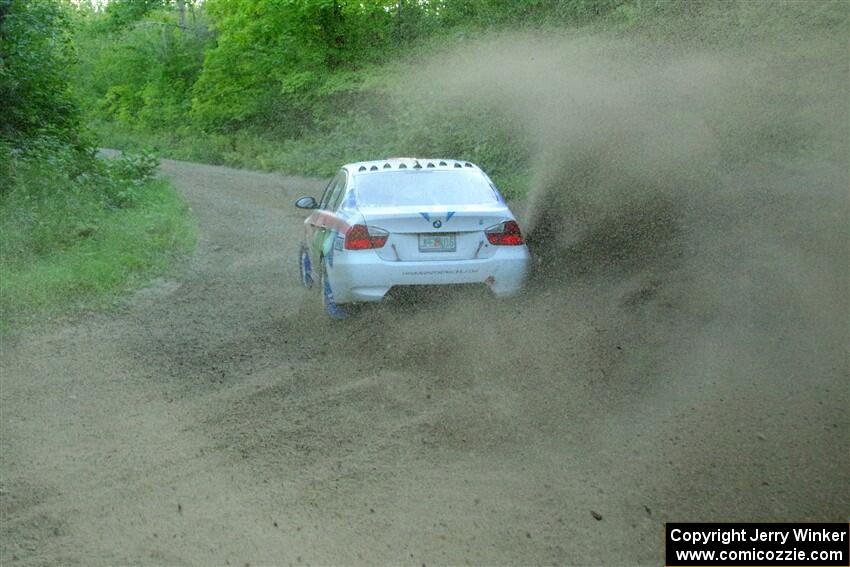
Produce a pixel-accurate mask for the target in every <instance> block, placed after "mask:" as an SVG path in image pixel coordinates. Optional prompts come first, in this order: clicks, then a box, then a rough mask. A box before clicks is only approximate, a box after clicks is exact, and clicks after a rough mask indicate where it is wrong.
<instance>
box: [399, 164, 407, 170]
mask: <svg viewBox="0 0 850 567" xmlns="http://www.w3.org/2000/svg"><path fill="white" fill-rule="evenodd" d="M398 168H399V169H407V164H404V163H400V164H399V165H398Z"/></svg>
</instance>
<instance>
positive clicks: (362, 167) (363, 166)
mask: <svg viewBox="0 0 850 567" xmlns="http://www.w3.org/2000/svg"><path fill="white" fill-rule="evenodd" d="M357 171H366V166H365V165H361V166H360V169H358V170H357Z"/></svg>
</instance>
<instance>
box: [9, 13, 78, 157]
mask: <svg viewBox="0 0 850 567" xmlns="http://www.w3.org/2000/svg"><path fill="white" fill-rule="evenodd" d="M72 61H73V48H72V46H71V36H70V33H69V18H68V14H67V12H66V9H65V8H64V5H63V4H61V3H59V2H53V1H46V0H40V1H35V2H32V1H26V0H0V101H2V105H3V110H2V113H0V140H4V141H6V142H8V143H10V144H23V143H26V141H27V140H28V139H29V138H33V137H36V136H45V135H50V136H53V137H56V138H59V139H61V140H64V141H65V142H66V143H70V144H73V145H80V143H81V142H80V140H79V112H78V111H77V107H76V104H75V103H74V100H73V98H72V97H71V95H70V91H69V87H68V80H69V76H70V71H71V63H72Z"/></svg>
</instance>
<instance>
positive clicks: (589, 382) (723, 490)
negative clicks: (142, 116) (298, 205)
mask: <svg viewBox="0 0 850 567" xmlns="http://www.w3.org/2000/svg"><path fill="white" fill-rule="evenodd" d="M163 171H164V173H165V174H166V175H168V176H169V177H171V178H172V179H173V180H174V182H175V183H176V185H177V187H178V188H179V189H180V190H181V191H182V192H183V194H184V195H185V197H186V198H187V199H188V201H189V202H190V204H191V206H192V208H193V210H194V212H195V214H196V215H197V216H198V218H199V222H200V227H201V240H200V244H199V247H198V249H197V251H196V253H195V254H194V255H193V256H192V257H191V258H190V259H188V260H186V261H185V262H183V264H182V265H181V266H178V267H177V268H175V269H174V270H172V271H171V272H170V273H169V275H168V276H167V277H166V278H163V279H161V280H158V281H157V282H155V283H154V285H152V286H150V287H149V288H146V289H143V290H141V291H139V292H137V293H136V294H134V295H133V296H132V297H131V298H129V299H128V300H127V301H126V303H125V304H123V305H122V306H121V307H120V308H118V309H117V310H115V311H112V312H108V313H89V314H83V315H78V316H74V317H73V318H71V319H67V320H63V321H60V322H50V323H46V324H45V325H43V326H42V327H40V328H38V329H32V330H29V331H25V332H23V333H21V334H20V335H17V336H15V337H13V338H7V339H4V344H3V352H2V363H0V371H1V372H2V375H1V376H0V404H1V405H0V409H2V438H0V512H2V526H0V564H2V565H73V564H85V565H100V564H150V565H166V564H167V565H173V564H206V565H213V564H215V565H224V564H228V565H247V564H251V565H256V564H276V565H287V564H345V565H349V564H404V565H408V564H409V565H423V564H424V565H431V564H467V563H471V564H519V563H522V564H553V563H555V564H607V565H611V564H647V565H659V564H661V562H662V541H663V538H662V533H663V531H662V530H663V522H665V521H700V520H704V521H724V520H725V521H734V520H753V521H758V520H771V521H785V520H788V521H790V520H802V521H814V520H820V521H826V520H832V521H846V520H847V518H848V511H850V494H848V492H849V489H850V463H848V451H847V449H848V444H847V442H848V431H850V420H848V413H850V410H848V407H850V406H849V405H848V366H847V364H848V359H847V349H848V342H847V324H848V323H847V317H846V315H847V282H846V275H847V272H846V264H847V256H846V254H847V249H846V225H844V227H843V229H841V230H843V233H841V234H842V236H840V237H839V238H838V240H836V241H834V242H833V241H831V240H830V241H828V242H826V243H824V242H819V243H816V244H817V246H815V245H812V246H810V247H808V248H806V247H798V248H794V247H793V246H790V245H789V246H785V245H782V242H784V241H783V240H782V239H779V240H777V241H776V243H775V246H776V248H775V249H774V248H764V247H762V248H760V251H759V253H758V254H755V253H753V255H752V256H747V259H746V261H745V262H744V261H736V260H735V259H736V258H738V256H736V254H739V255H740V254H742V253H745V252H742V251H741V250H742V247H741V242H742V241H741V240H738V239H737V238H736V233H735V231H734V230H727V228H728V227H729V226H733V227H734V226H737V225H736V223H735V220H736V219H735V218H733V217H727V218H726V221H725V222H727V224H726V225H723V226H716V227H714V228H712V227H710V226H709V224H710V223H709V221H708V220H707V218H706V216H704V215H703V216H698V215H695V216H693V217H692V218H691V217H689V218H687V219H684V220H683V219H681V218H676V219H674V220H670V218H669V215H668V216H666V217H665V216H664V215H661V217H659V218H656V219H653V220H652V221H651V222H650V224H649V225H648V226H650V229H648V230H651V231H652V232H651V236H652V237H653V238H654V239H655V240H653V239H649V240H648V241H650V242H652V243H653V246H652V252H651V256H652V261H647V262H641V263H640V265H633V266H628V265H625V266H624V265H619V266H618V267H616V269H613V268H612V269H603V268H600V267H599V266H597V265H596V264H595V263H594V262H595V260H594V259H598V258H599V248H598V247H596V248H594V247H593V243H594V242H598V241H599V238H598V237H599V235H598V234H597V235H596V236H595V237H594V236H593V235H591V237H588V238H590V240H588V241H587V242H585V243H584V244H583V245H582V246H574V247H573V248H571V250H572V251H573V254H574V256H573V257H574V258H575V259H576V262H577V265H578V266H579V267H580V268H581V269H580V270H579V269H577V270H576V273H575V274H573V275H569V274H567V277H550V278H542V279H541V281H539V282H538V283H536V284H535V285H534V286H532V288H531V289H530V290H529V292H528V294H527V295H526V296H525V297H522V298H519V299H518V300H516V301H512V302H498V303H497V302H492V301H487V300H482V299H481V298H478V297H450V298H444V299H435V300H431V301H426V302H424V303H422V304H418V305H390V306H386V307H384V308H379V309H369V310H367V311H365V312H364V313H362V314H361V315H360V317H358V318H357V319H354V320H349V321H344V322H341V323H332V322H329V321H326V320H324V319H323V318H322V317H321V316H320V315H319V312H318V307H317V303H318V299H317V298H316V297H312V296H311V295H310V294H309V293H307V292H306V291H303V290H301V289H300V288H298V287H297V284H296V282H297V265H296V262H295V261H294V257H295V251H296V249H297V238H298V236H299V234H300V227H299V224H300V222H301V219H302V218H303V217H302V215H301V214H300V212H299V211H297V210H296V209H295V208H294V207H292V205H291V203H292V201H293V199H294V198H296V197H297V196H299V195H301V194H304V193H310V192H312V193H313V194H318V191H319V189H320V187H321V182H320V181H316V180H311V179H301V178H291V177H282V176H278V175H272V174H264V173H253V172H249V171H241V170H234V169H228V168H223V167H214V166H207V165H197V164H190V163H182V162H174V161H164V162H163ZM841 175H843V174H841ZM809 189H811V187H809ZM815 189H816V188H815ZM812 190H814V189H812ZM829 191H830V190H829V189H828V190H825V191H824V195H825V197H824V199H825V201H823V202H821V204H823V203H826V204H825V205H823V206H824V207H825V208H829V206H830V205H829V202H828V197H829ZM844 191H845V192H846V185H845V186H844ZM789 198H790V197H789ZM842 198H843V199H846V195H844V196H843V197H842ZM789 202H790V201H789ZM794 202H795V203H796V201H794ZM805 202H807V203H811V200H806V201H805ZM771 203H772V205H771V206H777V207H784V206H785V204H787V202H786V203H785V204H783V203H779V204H777V201H771ZM792 208H793V209H794V210H796V211H800V210H801V209H800V208H799V207H797V206H796V205H794V207H792ZM735 210H739V211H742V212H741V214H742V215H743V214H744V212H743V211H746V215H748V218H750V217H751V218H752V219H755V220H752V221H751V222H750V224H748V225H747V226H749V227H751V229H752V230H757V229H758V228H759V227H761V226H768V224H769V223H771V222H773V220H772V217H770V210H769V209H760V210H761V211H762V212H763V213H764V214H761V216H758V215H755V216H753V210H754V209H753V208H752V207H740V208H737V207H736V208H735ZM764 211H767V212H764ZM703 212H704V211H703ZM804 213H805V210H803V213H801V214H804ZM830 218H832V217H830ZM665 219H666V220H665ZM700 219H702V220H700ZM836 219H837V220H836ZM831 222H832V224H829V225H821V226H822V227H824V230H826V231H827V232H829V234H836V233H834V232H831V231H833V230H834V227H835V226H838V227H839V228H840V226H841V222H843V221H842V217H841V216H840V215H839V216H836V217H835V218H834V219H833V221H831ZM700 223H702V225H703V226H702V227H701V226H700ZM759 223H761V224H759ZM836 223H837V224H836ZM659 225H661V228H659ZM712 226H714V225H712ZM707 227H708V228H707ZM752 227H755V228H752ZM709 229H711V230H714V231H715V235H716V238H714V239H713V240H712V242H711V245H710V247H709V246H708V245H707V244H706V240H705V239H699V240H697V239H695V238H694V235H695V234H705V233H706V231H707V230H709ZM796 230H797V227H794V226H791V227H787V228H786V229H785V231H784V232H783V233H782V234H783V237H782V238H795V235H796V234H798V232H795V231H796ZM761 234H762V237H761V238H762V239H761V240H759V239H758V238H757V239H756V241H757V242H766V241H770V238H772V237H770V238H769V237H768V236H766V235H765V234H764V233H761ZM594 238H595V240H594ZM842 239H843V240H842ZM602 240H604V241H605V242H607V244H606V246H607V245H610V239H608V240H605V239H602ZM747 242H749V243H752V242H754V241H753V240H750V241H747ZM780 247H781V248H780ZM744 248H745V249H748V250H751V249H752V247H751V246H750V247H744ZM792 248H793V249H794V250H795V253H794V255H792V256H788V255H787V254H785V253H784V251H787V250H789V249H792ZM709 249H711V250H713V251H714V253H715V255H714V256H712V255H711V254H707V253H706V251H707V250H709ZM780 249H781V251H783V255H782V256H781V258H780V256H779V252H778V251H779V250H780ZM582 251H584V252H586V254H581V252H582ZM771 251H773V252H771ZM644 252H645V251H644ZM774 252H775V254H773V253H774ZM842 253H843V254H844V256H841V254H842ZM836 255H837V256H836ZM833 256H834V257H837V258H838V260H837V263H835V262H833V261H832V259H833ZM694 258H701V259H703V260H705V259H713V260H712V262H713V263H712V262H708V263H706V261H701V262H695V261H694ZM754 259H755V260H754ZM744 265H746V266H748V268H747V269H746V270H744V269H742V268H741V266H744ZM789 266H791V267H793V269H790V270H789V269H788V267H789Z"/></svg>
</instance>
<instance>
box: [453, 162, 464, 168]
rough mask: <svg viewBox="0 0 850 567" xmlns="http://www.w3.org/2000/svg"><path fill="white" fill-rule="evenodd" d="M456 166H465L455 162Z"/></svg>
mask: <svg viewBox="0 0 850 567" xmlns="http://www.w3.org/2000/svg"><path fill="white" fill-rule="evenodd" d="M455 167H463V166H462V165H461V164H459V163H458V162H455Z"/></svg>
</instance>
